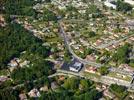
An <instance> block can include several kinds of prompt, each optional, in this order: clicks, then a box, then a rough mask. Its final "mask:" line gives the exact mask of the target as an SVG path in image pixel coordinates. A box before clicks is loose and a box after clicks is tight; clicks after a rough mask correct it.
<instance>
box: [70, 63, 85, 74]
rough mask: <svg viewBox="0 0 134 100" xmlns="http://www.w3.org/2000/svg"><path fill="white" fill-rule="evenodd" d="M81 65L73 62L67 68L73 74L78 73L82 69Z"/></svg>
mask: <svg viewBox="0 0 134 100" xmlns="http://www.w3.org/2000/svg"><path fill="white" fill-rule="evenodd" d="M82 65H83V64H82V63H80V62H75V63H74V64H72V65H70V66H69V70H70V71H73V72H79V71H80V69H81V68H82Z"/></svg>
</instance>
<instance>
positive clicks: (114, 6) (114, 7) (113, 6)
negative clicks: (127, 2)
mask: <svg viewBox="0 0 134 100" xmlns="http://www.w3.org/2000/svg"><path fill="white" fill-rule="evenodd" d="M115 1H116V0H106V1H105V2H104V5H105V6H107V7H110V8H113V9H116V5H115V4H114V3H113V2H115Z"/></svg>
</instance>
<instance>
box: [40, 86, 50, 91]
mask: <svg viewBox="0 0 134 100" xmlns="http://www.w3.org/2000/svg"><path fill="white" fill-rule="evenodd" d="M40 91H43V92H45V91H48V86H47V85H45V86H43V87H41V88H40Z"/></svg>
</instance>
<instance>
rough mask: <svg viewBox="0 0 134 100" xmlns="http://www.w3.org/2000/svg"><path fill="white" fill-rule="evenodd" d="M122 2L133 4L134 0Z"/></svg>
mask: <svg viewBox="0 0 134 100" xmlns="http://www.w3.org/2000/svg"><path fill="white" fill-rule="evenodd" d="M124 2H126V3H129V4H131V5H134V0H124Z"/></svg>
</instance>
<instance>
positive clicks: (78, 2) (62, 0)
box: [52, 0, 88, 9]
mask: <svg viewBox="0 0 134 100" xmlns="http://www.w3.org/2000/svg"><path fill="white" fill-rule="evenodd" d="M52 4H54V5H55V6H58V8H59V9H66V7H67V6H69V5H72V6H74V7H76V8H85V7H87V6H88V5H87V4H85V3H84V2H82V0H53V1H52Z"/></svg>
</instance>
